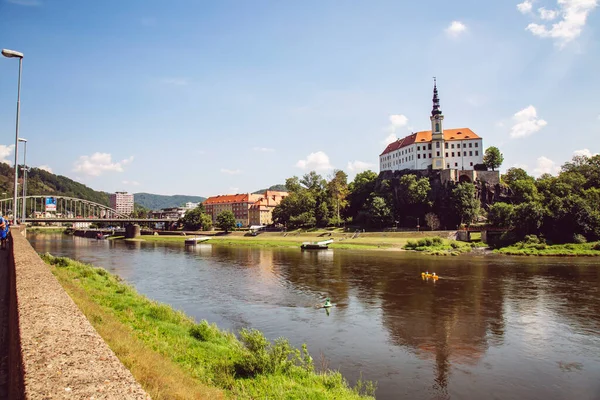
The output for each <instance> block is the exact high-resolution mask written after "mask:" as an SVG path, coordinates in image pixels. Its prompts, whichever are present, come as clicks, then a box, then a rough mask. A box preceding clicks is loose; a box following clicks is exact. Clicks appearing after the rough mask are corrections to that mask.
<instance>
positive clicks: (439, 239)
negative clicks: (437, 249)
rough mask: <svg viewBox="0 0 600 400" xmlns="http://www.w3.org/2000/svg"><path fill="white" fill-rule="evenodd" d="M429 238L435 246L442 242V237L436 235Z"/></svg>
mask: <svg viewBox="0 0 600 400" xmlns="http://www.w3.org/2000/svg"><path fill="white" fill-rule="evenodd" d="M431 240H432V242H433V244H434V245H435V246H440V245H441V244H442V243H443V242H442V238H441V237H438V236H436V237H434V238H432V239H431Z"/></svg>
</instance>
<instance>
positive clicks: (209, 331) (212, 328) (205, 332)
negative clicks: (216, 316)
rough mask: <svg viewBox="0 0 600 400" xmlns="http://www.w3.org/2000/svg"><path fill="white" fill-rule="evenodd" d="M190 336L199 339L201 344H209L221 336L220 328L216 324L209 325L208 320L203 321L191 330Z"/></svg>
mask: <svg viewBox="0 0 600 400" xmlns="http://www.w3.org/2000/svg"><path fill="white" fill-rule="evenodd" d="M189 333H190V336H191V337H193V338H194V339H198V340H199V341H201V342H208V341H210V340H213V339H215V338H216V337H218V336H219V334H220V332H219V328H217V326H216V325H215V324H212V325H211V324H209V323H208V322H207V321H206V320H202V321H201V322H200V323H199V324H196V325H194V326H192V327H191V328H190V331H189Z"/></svg>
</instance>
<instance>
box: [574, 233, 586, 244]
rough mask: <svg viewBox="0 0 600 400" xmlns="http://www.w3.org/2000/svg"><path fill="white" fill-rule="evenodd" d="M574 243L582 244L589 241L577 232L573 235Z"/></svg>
mask: <svg viewBox="0 0 600 400" xmlns="http://www.w3.org/2000/svg"><path fill="white" fill-rule="evenodd" d="M573 243H577V244H582V243H587V239H586V238H585V236H583V235H582V234H580V233H576V234H574V235H573Z"/></svg>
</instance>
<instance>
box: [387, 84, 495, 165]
mask: <svg viewBox="0 0 600 400" xmlns="http://www.w3.org/2000/svg"><path fill="white" fill-rule="evenodd" d="M429 119H430V120H431V130H430V131H422V132H416V133H413V134H410V135H408V136H406V137H404V138H402V139H398V140H396V141H395V142H392V143H390V144H388V145H387V147H386V148H385V150H384V151H383V153H381V155H380V156H379V168H380V170H381V171H399V170H403V169H415V170H416V169H428V168H430V167H431V168H432V169H458V170H473V166H474V165H476V164H482V163H483V140H482V139H481V137H479V136H478V135H477V134H476V133H475V132H473V131H472V130H471V129H469V128H460V129H444V115H443V114H442V111H441V110H440V99H439V98H438V90H437V83H436V82H435V80H434V84H433V110H431V117H429Z"/></svg>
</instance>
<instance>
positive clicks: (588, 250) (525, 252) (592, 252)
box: [494, 242, 600, 257]
mask: <svg viewBox="0 0 600 400" xmlns="http://www.w3.org/2000/svg"><path fill="white" fill-rule="evenodd" d="M494 253H497V254H507V255H513V256H563V257H568V256H588V257H591V256H600V242H595V243H594V242H592V243H567V244H554V245H548V244H546V243H528V242H518V243H515V244H513V245H511V246H506V247H502V248H500V249H496V250H494Z"/></svg>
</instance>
